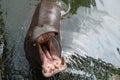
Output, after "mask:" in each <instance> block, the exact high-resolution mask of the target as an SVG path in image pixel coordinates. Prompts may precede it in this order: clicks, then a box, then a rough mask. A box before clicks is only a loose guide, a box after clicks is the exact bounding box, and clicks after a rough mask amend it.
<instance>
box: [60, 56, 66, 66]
mask: <svg viewBox="0 0 120 80" xmlns="http://www.w3.org/2000/svg"><path fill="white" fill-rule="evenodd" d="M61 64H62V65H64V64H65V59H64V57H63V56H62V57H61Z"/></svg>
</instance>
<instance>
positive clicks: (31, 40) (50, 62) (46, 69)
mask: <svg viewBox="0 0 120 80" xmlns="http://www.w3.org/2000/svg"><path fill="white" fill-rule="evenodd" d="M60 11H61V8H60V6H59V5H58V4H57V3H56V2H54V1H52V0H42V1H41V3H39V4H38V6H37V8H36V10H35V13H34V15H33V18H32V22H31V25H30V27H29V29H28V32H27V35H26V38H25V46H24V47H25V53H26V58H27V59H28V61H29V63H30V64H31V65H32V66H33V67H39V66H41V67H42V69H41V70H42V73H43V75H44V76H45V77H50V76H52V75H54V74H56V73H58V72H61V71H63V70H65V69H66V64H65V63H64V62H65V61H64V58H63V57H61V51H60V50H61V49H59V48H60V47H59V46H60V44H58V43H60V33H59V32H60V20H61V12H60ZM53 37H54V38H53ZM56 46H58V47H56ZM38 65H39V66H38Z"/></svg>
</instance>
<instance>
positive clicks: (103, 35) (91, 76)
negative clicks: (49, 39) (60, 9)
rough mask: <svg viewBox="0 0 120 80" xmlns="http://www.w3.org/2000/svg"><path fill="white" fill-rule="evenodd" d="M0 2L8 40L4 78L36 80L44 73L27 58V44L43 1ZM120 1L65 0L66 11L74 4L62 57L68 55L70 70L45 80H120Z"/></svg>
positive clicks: (1, 68) (66, 24)
mask: <svg viewBox="0 0 120 80" xmlns="http://www.w3.org/2000/svg"><path fill="white" fill-rule="evenodd" d="M0 2H1V3H0V4H1V7H2V12H3V14H2V15H3V20H4V24H5V25H4V26H5V29H4V33H5V38H4V39H5V40H4V41H2V42H4V43H5V44H0V55H2V54H1V53H2V51H4V53H3V57H2V58H1V59H0V62H1V63H0V64H1V66H0V74H1V76H0V77H3V78H4V79H5V80H36V79H35V78H36V77H37V78H39V76H40V73H39V72H38V71H35V70H34V71H31V70H30V68H29V64H28V62H27V60H26V59H25V55H24V50H23V42H24V37H25V34H26V31H27V29H28V28H29V25H30V22H31V18H32V14H33V13H34V10H35V7H36V5H37V3H38V2H39V1H38V0H11V1H9V0H1V1H0ZM119 2H120V1H119V0H68V1H66V0H63V1H62V3H63V4H62V6H64V7H65V8H66V7H67V5H68V3H70V4H71V10H70V12H69V14H68V15H67V16H66V18H65V19H63V20H62V21H61V38H62V47H63V51H62V55H64V56H65V59H66V63H67V65H68V69H67V70H66V71H64V72H62V73H59V74H57V75H55V76H53V77H51V78H49V79H48V78H47V79H45V78H44V79H42V80H109V79H111V80H114V78H116V76H117V78H118V79H117V78H116V80H119V74H120V69H119V68H120V50H119V48H120V36H119V34H120V16H119V14H120V11H119V10H120V5H119ZM2 35H3V34H2ZM0 40H1V39H0ZM3 47H4V48H3ZM3 49H4V50H3ZM31 73H33V75H31ZM33 78H34V79H33ZM4 79H3V80H4ZM40 79H41V78H40Z"/></svg>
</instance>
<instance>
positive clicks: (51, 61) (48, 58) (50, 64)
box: [34, 33, 66, 77]
mask: <svg viewBox="0 0 120 80" xmlns="http://www.w3.org/2000/svg"><path fill="white" fill-rule="evenodd" d="M45 39H46V40H45ZM34 45H35V46H37V48H38V52H39V56H40V59H41V61H42V73H43V75H44V76H45V77H50V76H52V75H54V74H56V73H58V72H61V71H63V70H65V69H66V64H65V61H64V58H63V57H60V55H59V54H60V53H61V45H60V43H59V41H58V40H57V39H56V38H55V36H54V33H47V34H44V35H42V36H40V37H39V38H38V39H36V43H35V44H34Z"/></svg>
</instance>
